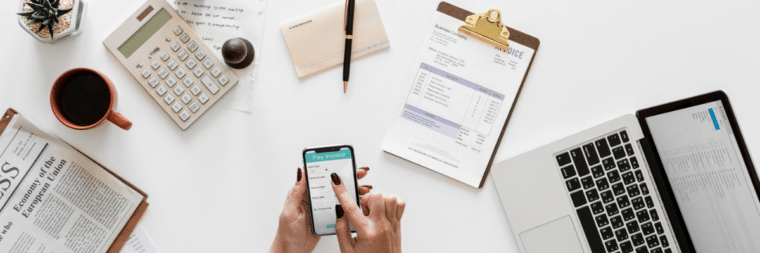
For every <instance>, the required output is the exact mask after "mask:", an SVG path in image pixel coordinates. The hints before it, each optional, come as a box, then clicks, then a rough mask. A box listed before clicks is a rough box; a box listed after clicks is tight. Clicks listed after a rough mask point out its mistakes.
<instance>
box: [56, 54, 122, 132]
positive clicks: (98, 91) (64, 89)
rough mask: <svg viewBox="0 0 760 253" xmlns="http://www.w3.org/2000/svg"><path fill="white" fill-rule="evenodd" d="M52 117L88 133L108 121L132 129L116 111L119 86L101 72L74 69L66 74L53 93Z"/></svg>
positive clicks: (57, 80)
mask: <svg viewBox="0 0 760 253" xmlns="http://www.w3.org/2000/svg"><path fill="white" fill-rule="evenodd" d="M50 106H51V107H52V108H53V114H55V117H56V118H58V120H59V121H61V123H63V124H64V125H66V126H67V127H70V128H73V129H77V130H85V129H90V128H93V127H96V126H98V125H100V124H101V123H103V122H104V121H106V120H108V121H111V122H112V123H114V124H115V125H116V126H118V127H120V128H122V129H124V130H129V129H130V128H131V127H132V122H131V121H129V120H128V119H127V118H125V117H124V116H123V115H121V114H120V113H118V112H116V111H115V110H114V108H115V107H116V87H114V85H113V83H111V80H109V79H108V77H106V76H105V75H103V74H102V73H100V72H98V71H96V70H92V69H88V68H75V69H70V70H67V71H66V72H63V74H61V76H59V77H58V79H56V80H55V83H53V88H52V90H51V91H50Z"/></svg>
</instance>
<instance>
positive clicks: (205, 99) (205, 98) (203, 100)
mask: <svg viewBox="0 0 760 253" xmlns="http://www.w3.org/2000/svg"><path fill="white" fill-rule="evenodd" d="M208 99H209V98H208V95H206V93H205V92H204V93H203V94H201V95H200V96H198V101H201V104H204V105H205V104H206V102H208Z"/></svg>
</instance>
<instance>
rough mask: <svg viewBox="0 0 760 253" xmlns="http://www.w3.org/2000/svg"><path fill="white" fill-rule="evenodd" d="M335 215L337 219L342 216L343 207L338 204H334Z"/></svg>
mask: <svg viewBox="0 0 760 253" xmlns="http://www.w3.org/2000/svg"><path fill="white" fill-rule="evenodd" d="M335 216H337V217H338V219H340V218H343V207H341V206H340V205H335Z"/></svg>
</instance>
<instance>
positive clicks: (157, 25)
mask: <svg viewBox="0 0 760 253" xmlns="http://www.w3.org/2000/svg"><path fill="white" fill-rule="evenodd" d="M171 19H172V15H170V14H169V13H168V12H166V9H163V8H162V9H161V10H160V11H158V13H156V15H153V17H152V18H150V20H148V22H145V24H144V25H143V26H142V27H140V29H138V30H137V32H136V33H135V34H132V36H131V37H129V39H128V40H127V41H126V42H124V44H122V45H121V46H120V47H119V52H121V54H122V55H124V57H125V58H129V56H131V55H132V54H133V53H134V52H135V51H137V49H138V48H140V47H141V46H142V45H143V44H144V43H145V42H146V41H148V39H150V37H151V36H153V34H155V33H156V32H157V31H158V30H159V29H161V27H163V26H164V24H166V22H169V20H171Z"/></svg>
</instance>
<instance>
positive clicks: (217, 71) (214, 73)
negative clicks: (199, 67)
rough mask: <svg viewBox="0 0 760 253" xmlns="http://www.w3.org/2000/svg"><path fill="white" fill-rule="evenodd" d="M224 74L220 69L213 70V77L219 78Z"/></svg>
mask: <svg viewBox="0 0 760 253" xmlns="http://www.w3.org/2000/svg"><path fill="white" fill-rule="evenodd" d="M221 73H222V70H221V69H219V67H214V69H212V70H211V75H212V76H214V77H219V74H221Z"/></svg>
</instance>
